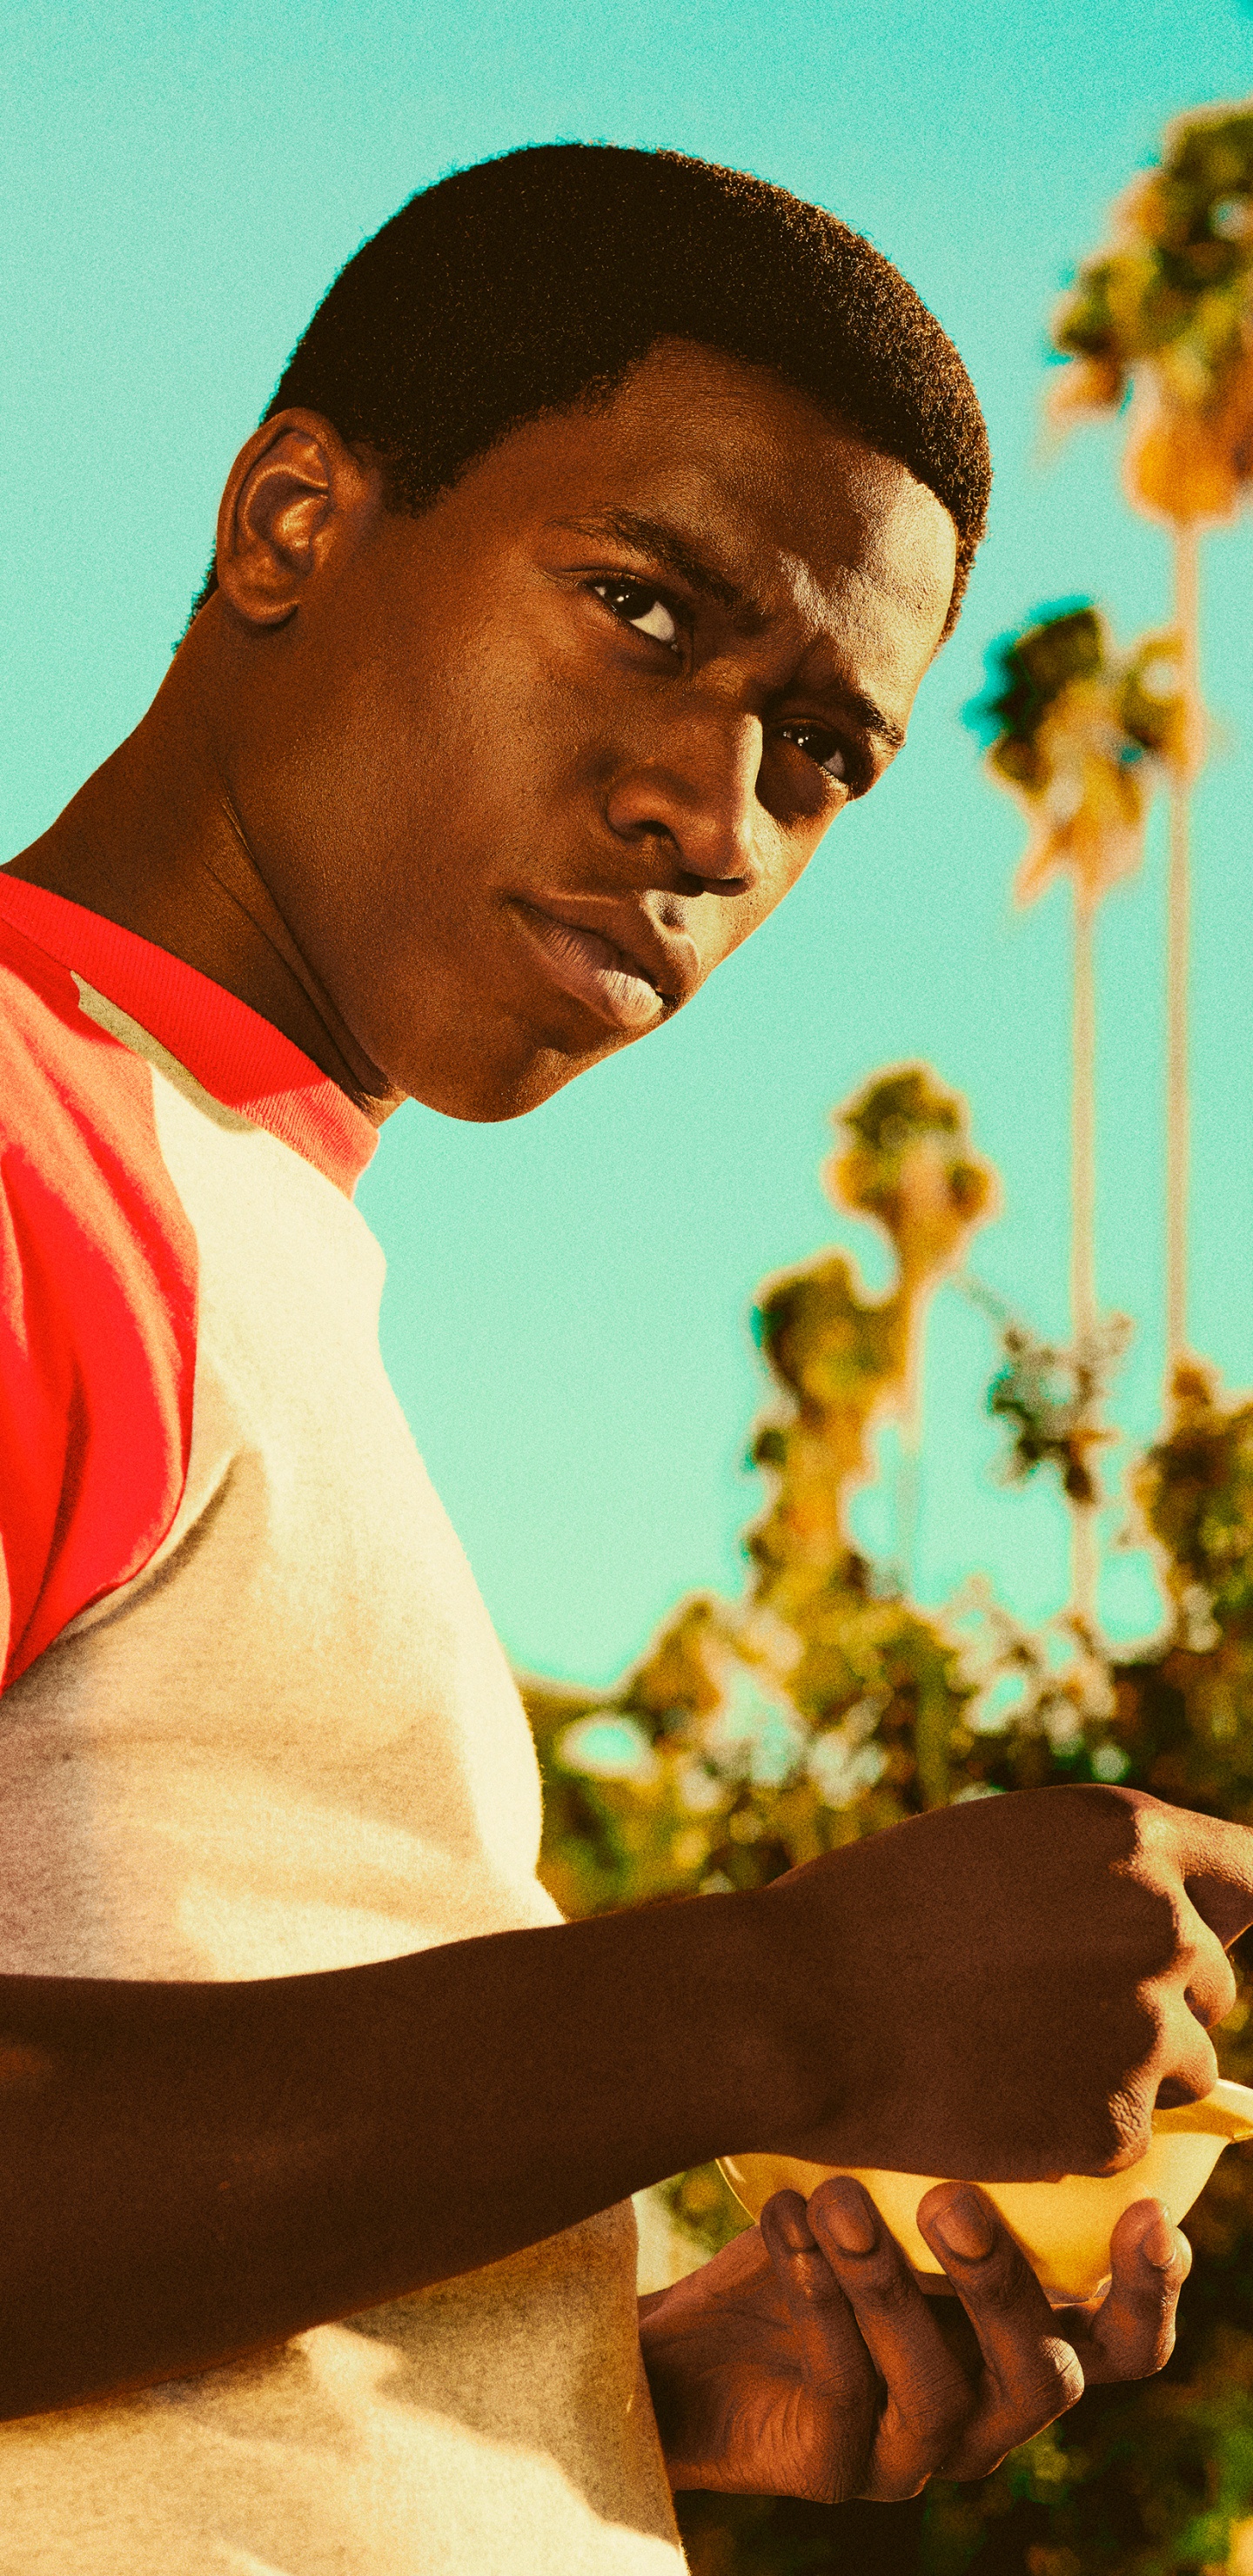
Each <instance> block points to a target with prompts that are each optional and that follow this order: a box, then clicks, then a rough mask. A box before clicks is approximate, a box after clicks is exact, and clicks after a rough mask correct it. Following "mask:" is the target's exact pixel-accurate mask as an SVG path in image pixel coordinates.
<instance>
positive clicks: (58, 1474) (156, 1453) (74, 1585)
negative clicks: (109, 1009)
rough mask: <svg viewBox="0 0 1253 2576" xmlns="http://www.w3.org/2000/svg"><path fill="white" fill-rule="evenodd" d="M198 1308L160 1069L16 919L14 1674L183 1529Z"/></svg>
mask: <svg viewBox="0 0 1253 2576" xmlns="http://www.w3.org/2000/svg"><path fill="white" fill-rule="evenodd" d="M195 1316H196V1246H195V1237H194V1235H193V1233H192V1229H191V1226H190V1224H189V1221H188V1218H187V1216H186V1213H185V1211H184V1209H183V1206H182V1203H181V1201H180V1199H179V1197H178V1195H177V1192H176V1191H175V1188H174V1185H173V1182H172V1181H171V1179H170V1176H169V1173H168V1172H167V1170H166V1167H165V1164H164V1162H163V1160H162V1157H161V1151H160V1146H159V1144H158V1141H157V1133H156V1123H155V1118H154V1112H153V1096H152V1075H151V1072H150V1070H149V1068H148V1066H147V1064H146V1063H145V1062H144V1061H143V1059H142V1057H139V1056H135V1055H132V1054H131V1053H130V1052H129V1050H128V1049H127V1048H126V1047H124V1046H122V1045H120V1044H119V1043H118V1041H117V1040H116V1039H115V1038H112V1037H110V1036H109V1035H108V1034H107V1032H106V1031H104V1030H103V1029H100V1028H98V1027H97V1026H96V1025H95V1023H94V1022H93V1021H91V1020H89V1019H88V1018H87V1017H86V1015H85V1013H84V1012H83V1011H81V1010H80V1008H79V1001H78V990H77V987H76V985H75V983H74V979H73V976H72V975H71V974H69V973H68V971H67V970H66V969H65V968H64V967H62V966H60V965H57V964H56V963H54V961H53V960H52V959H50V958H49V957H47V956H46V955H45V954H44V953H43V951H42V950H40V949H39V948H37V947H35V946H34V945H33V943H32V942H31V941H29V940H28V939H26V938H25V937H24V936H23V934H22V933H20V932H18V931H16V930H13V929H11V928H9V927H7V926H5V925H3V924H0V1674H2V1676H3V1682H4V1683H7V1682H10V1681H13V1680H15V1679H16V1677H17V1675H18V1674H19V1673H21V1672H24V1671H25V1669H26V1667H27V1665H28V1664H30V1663H32V1662H33V1661H34V1659H35V1657H36V1655H38V1654H40V1653H42V1651H43V1648H44V1647H45V1646H47V1645H49V1644H50V1643H51V1641H52V1639H53V1638H54V1637H56V1636H57V1635H58V1634H59V1632H60V1630H61V1629H62V1628H63V1627H64V1626H65V1625H66V1623H67V1621H68V1620H70V1619H73V1618H74V1617H76V1615H77V1613H78V1612H79V1611H80V1610H85V1609H86V1608H87V1607H88V1605H89V1604H90V1603H91V1602H93V1601H98V1600H99V1599H100V1598H101V1596H102V1595H103V1594H105V1593H107V1592H111V1591H113V1590H114V1589H115V1587H116V1586H117V1585H118V1584H120V1583H125V1582H127V1581H128V1580H129V1578H130V1577H131V1576H132V1575H133V1574H137V1573H138V1572H139V1570H140V1568H141V1567H142V1566H143V1565H145V1564H146V1563H147V1560H148V1558H149V1557H150V1556H151V1555H152V1552H153V1550H154V1548H156V1547H157V1546H158V1545H159V1544H160V1541H161V1539H162V1538H163V1537H164V1536H165V1533H166V1531H167V1530H168V1529H169V1527H170V1524H171V1522H172V1520H173V1518H174V1515H175V1512H176V1511H177V1509H178V1504H179V1497H180V1495H181V1493H182V1490H183V1483H184V1480H185V1477H186V1473H187V1458H188V1451H189V1448H190V1442H191V1403H192V1384H193V1379H194V1374H195ZM0 1686H2V1684H0Z"/></svg>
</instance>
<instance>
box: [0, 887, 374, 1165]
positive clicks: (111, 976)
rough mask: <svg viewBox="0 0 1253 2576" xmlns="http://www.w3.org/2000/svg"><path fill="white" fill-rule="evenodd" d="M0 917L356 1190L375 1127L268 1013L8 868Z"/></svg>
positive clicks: (237, 1105) (245, 1112)
mask: <svg viewBox="0 0 1253 2576" xmlns="http://www.w3.org/2000/svg"><path fill="white" fill-rule="evenodd" d="M0 920H4V921H8V922H10V923H11V924H12V926H13V928H14V929H15V930H20V931H22V932H23V933H24V935H25V937H26V938H27V939H29V940H31V941H33V943H34V945H35V946H36V947H37V948H41V949H42V950H43V951H44V954H45V955H46V956H48V957H52V958H54V959H55V960H56V963H57V964H58V965H59V966H65V967H68V968H69V970H70V972H71V973H72V974H75V975H81V976H82V978H83V981H84V983H86V984H90V985H92V986H93V988H94V990H95V991H96V992H98V993H102V994H103V995H104V997H105V999H106V1001H110V1002H115V1003H116V1004H117V1007H118V1009H119V1010H120V1011H125V1012H126V1014H127V1016H128V1018H130V1019H132V1020H136V1021H138V1023H139V1026H140V1028H141V1029H146V1030H147V1032H148V1035H149V1037H153V1038H155V1039H156V1040H157V1043H158V1045H159V1046H163V1047H165V1048H166V1049H167V1051H168V1053H169V1054H170V1055H172V1056H173V1057H175V1059H176V1061H177V1062H178V1063H179V1064H181V1065H183V1066H185V1067H186V1070H187V1072H188V1073H190V1074H191V1075H192V1076H193V1078H194V1080H195V1081H197V1082H198V1083H199V1084H200V1085H201V1087H202V1089H203V1090H205V1091H207V1092H208V1093H209V1094H210V1096H211V1097H212V1098H213V1099H214V1100H220V1101H221V1103H222V1105H223V1107H224V1108H226V1109H234V1110H237V1111H238V1112H239V1114H240V1116H241V1117H244V1118H250V1119H251V1120H252V1122H253V1125H254V1126H256V1127H264V1128H265V1129H266V1130H267V1132H268V1133H269V1134H270V1135H271V1136H277V1137H278V1139H279V1141H280V1143H282V1144H284V1145H290V1146H291V1147H292V1149H293V1151H294V1152H295V1153H297V1154H303V1156H304V1158H305V1160H306V1162H309V1163H313V1164H315V1165H316V1166H317V1169H318V1170H319V1171H320V1172H323V1173H325V1175H326V1178H327V1179H328V1180H329V1181H333V1182H334V1184H335V1186H336V1188H337V1189H340V1190H343V1192H344V1193H345V1195H346V1196H347V1197H349V1198H351V1196H352V1193H353V1189H354V1188H355V1186H356V1183H357V1181H358V1180H359V1179H360V1177H361V1174H362V1172H363V1171H364V1170H365V1167H366V1164H367V1163H368V1162H369V1160H370V1156H371V1155H372V1153H373V1152H374V1148H375V1146H376V1144H377V1143H378V1134H377V1131H376V1129H375V1128H374V1127H373V1126H372V1125H371V1123H370V1120H369V1119H368V1118H367V1117H366V1116H365V1115H364V1113H363V1112H362V1111H361V1110H360V1109H357V1108H356V1107H355V1106H354V1104H353V1102H352V1101H351V1100H350V1099H349V1098H348V1095H347V1093H346V1092H343V1091H341V1090H340V1088H339V1085H338V1083H336V1082H332V1081H331V1080H330V1078H329V1076H328V1075H327V1074H324V1073H323V1072H321V1071H320V1069H319V1067H318V1066H317V1065H316V1064H314V1063H313V1062H312V1060H311V1058H310V1057H309V1056H307V1055H305V1054H303V1053H302V1051H301V1049H300V1048H299V1047H298V1046H293V1044H292V1042H291V1039H290V1038H285V1037H284V1036H283V1033H282V1031H281V1029H276V1028H275V1027H274V1025H273V1023H272V1021H270V1020H266V1019H263V1018H262V1017H261V1014H260V1012H259V1011H254V1010H252V1009H251V1008H250V1007H249V1005H248V1003H247V1002H241V1001H240V1000H239V999H238V998H237V996H236V995H235V994H234V993H228V992H227V990H226V988H225V986H224V985H222V984H215V983H214V982H213V980H212V978H211V977H210V976H208V975H202V974H201V973H200V971H199V968H198V967H195V966H189V965H188V964H187V963H186V961H185V959H183V958H182V957H175V956H172V955H171V953H170V951H169V950H168V949H166V948H157V947H154V945H153V943H152V941H151V940H149V939H141V938H140V937H139V935H138V933H137V932H136V931H133V930H123V929H122V927H121V925H120V923H118V922H116V921H107V920H106V919H105V917H104V915H103V913H99V912H89V911H88V910H87V908H86V906H85V905H84V904H81V903H70V902H69V901H68V900H67V898H66V897H65V896H64V895H59V894H50V893H49V891H48V889H47V887H46V886H36V885H28V884H27V883H26V882H25V879H24V878H22V877H13V876H9V875H8V874H7V873H6V872H5V870H4V869H3V868H0Z"/></svg>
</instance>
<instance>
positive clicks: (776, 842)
mask: <svg viewBox="0 0 1253 2576" xmlns="http://www.w3.org/2000/svg"><path fill="white" fill-rule="evenodd" d="M955 552H956V537H955V532H954V528H953V523H952V521H951V519H950V518H949V515H948V513H947V511H946V510H945V509H944V508H943V507H942V505H941V503H940V502H939V501H937V500H936V499H935V497H934V495H933V494H932V493H931V492H929V491H927V490H926V489H925V488H924V487H923V486H922V485H921V484H919V483H917V482H915V480H914V479H913V477H912V475H911V474H910V473H909V472H908V470H907V469H906V468H905V467H904V466H902V465H900V464H897V463H896V462H894V461H893V460H891V459H888V458H884V457H882V456H880V455H878V454H876V453H875V452H873V451H872V450H870V449H868V448H866V447H865V446H863V445H862V444H861V443H860V441H858V440H857V439H856V438H855V437H853V436H851V435H850V434H848V433H847V432H845V431H843V430H841V429H839V428H837V427H835V426H834V425H833V424H832V422H831V421H830V420H829V419H828V418H827V417H826V415H824V414H823V413H821V412H820V411H818V410H817V409H816V408H815V407H814V406H813V405H812V404H811V403H809V402H808V401H807V400H806V399H805V398H804V397H803V396H801V395H799V394H796V393H793V392H792V391H790V390H789V389H788V388H786V387H785V386H783V385H782V384H781V383H780V382H778V381H777V380H776V379H775V378H774V377H773V376H772V375H771V374H769V373H768V372H767V371H766V370H764V369H758V368H750V367H746V366H741V365H739V364H737V363H735V362H734V361H732V360H730V359H726V358H723V357H721V356H719V355H718V354H717V353H715V352H713V351H710V350H706V349H702V348H698V347H694V346H692V345H690V344H687V343H683V342H669V343H663V344H662V345H660V346H659V347H658V348H657V349H656V350H654V351H653V353H652V354H651V355H650V356H649V358H648V359H647V360H646V361H645V362H644V363H643V364H642V365H641V366H639V367H638V368H636V369H635V370H634V372H633V373H632V375H631V376H630V377H629V378H628V380H627V381H626V383H625V384H624V386H623V387H622V389H621V390H620V392H619V393H618V394H617V395H616V397H615V398H614V399H613V400H612V401H611V402H609V403H608V404H606V405H604V406H602V407H601V408H599V409H590V408H589V409H586V410H579V411H577V412H571V413H562V414H558V415H555V416H553V417H551V418H549V419H547V420H542V421H539V422H536V423H534V424H532V425H531V426H529V427H527V428H525V429H522V430H519V431H517V432H515V433H514V434H513V435H511V436H510V437H509V438H507V439H506V440H504V441H503V442H502V444H501V445H500V446H499V447H498V448H497V449H496V450H494V451H493V453H492V454H490V455H489V456H488V457H487V458H485V459H484V460H483V461H482V462H480V463H479V464H477V465H475V466H474V467H472V468H471V469H470V471H469V472H468V473H467V474H466V475H465V476H464V478H463V479H462V481H461V482H460V484H459V485H458V486H457V487H456V489H455V490H454V491H453V492H452V493H451V494H449V495H448V496H447V497H446V498H445V499H443V500H441V501H440V502H438V503H437V504H436V505H435V507H434V508H433V509H431V510H429V511H428V512H427V513H426V514H425V515H424V516H422V517H420V518H411V517H405V516H403V515H399V514H397V513H394V512H389V511H387V510H384V509H381V508H380V509H378V510H376V511H374V512H373V513H371V514H369V515H368V517H367V518H366V520H365V521H364V522H363V525H362V529H361V533H360V536H359V538H358V540H357V542H356V543H355V544H354V545H353V546H351V547H350V548H348V549H347V550H346V551H342V552H341V553H340V555H338V556H337V557H335V558H334V559H333V562H332V564H331V565H330V566H328V568H327V570H326V573H325V577H319V578H318V579H316V580H314V581H313V582H311V583H310V585H309V589H308V592H307V594H306V596H305V597H304V598H303V600H302V603H301V606H300V608H299V610H298V612H297V616H296V618H295V619H294V620H293V621H292V624H291V627H290V628H289V629H288V630H286V634H285V637H284V638H283V639H277V638H276V639H274V641H275V642H280V647H281V658H279V657H275V658H273V659H271V660H270V661H269V662H268V663H267V666H266V676H265V682H264V685H263V686H262V687H261V688H260V689H259V690H258V693H257V700H256V708H255V715H254V720H253V721H252V723H251V724H250V726H249V727H248V728H247V729H246V730H245V733H244V735H243V738H242V742H241V745H240V747H239V748H238V749H237V750H236V752H235V753H234V754H233V758H232V763H231V767H232V772H233V774H232V775H231V777H230V780H229V784H230V785H231V788H232V792H233V794H234V797H235V800H236V803H237V806H238V808H239V811H240V815H241V819H242V821H243V824H244V828H245V831H246V832H247V834H248V838H249V841H250V844H251V847H252V849H253V852H254V855H255V857H256V859H257V862H258V864H259V865H260V867H261V869H262V873H263V875H264V876H265V877H266V879H267V881H268V882H269V884H270V886H271V890H272V892H273V893H274V895H275V897H276V899H277V900H278V902H279V904H280V906H281V908H282V909H283V911H284V912H285V914H286V916H287V918H288V920H289V922H290V923H291V925H292V927H293V929H294V930H295V932H296V935H297V936H298V938H299V940H300V942H301V945H302V947H303V948H304V951H305V954H306V955H307V957H308V958H309V961H310V963H311V965H312V966H313V968H314V970H315V972H316V973H317V974H318V975H319V976H320V977H321V979H322V981H323V983H324V984H325V985H326V987H327V989H328V991H329V992H330V993H331V994H332V995H333V997H334V1000H335V1002H336V1004H337V1006H338V1008H339V1010H340V1011H341V1013H342V1014H343V1017H344V1018H345V1020H346V1021H347V1023H348V1025H349V1027H350V1028H351V1029H352V1031H353V1034H354V1035H355V1037H356V1038H357V1040H358V1042H359V1044H360V1045H361V1046H362V1047H363V1048H364V1050H365V1051H366V1053H367V1055H368V1056H369V1057H370V1058H371V1059H372V1061H373V1062H374V1063H375V1064H376V1065H378V1066H379V1068H380V1069H381V1070H382V1071H383V1072H384V1073H385V1074H386V1075H387V1077H388V1079H389V1081H390V1082H391V1083H392V1084H393V1085H394V1086H395V1087H396V1088H398V1089H400V1090H402V1091H404V1092H407V1093H410V1094H412V1095H414V1096H416V1097H417V1098H418V1099H421V1100H424V1101H426V1102H428V1103H429V1104H430V1105H431V1106H432V1107H434V1108H437V1109H441V1110H444V1111H447V1112H449V1113H450V1114H451V1115H453V1116H455V1117H461V1118H475V1119H495V1118H509V1117H515V1116H517V1115H518V1114H520V1113H521V1112H522V1111H524V1110H527V1109H531V1108H533V1107H535V1106H536V1105H537V1103H538V1102H539V1101H541V1100H544V1099H546V1098H547V1097H548V1096H549V1095H550V1093H552V1092H554V1091H556V1090H558V1089H559V1088H560V1087H561V1085H562V1084H563V1083H566V1082H568V1081H570V1080H571V1078H572V1076H573V1075H575V1074H577V1073H581V1072H582V1071H583V1070H584V1069H585V1068H586V1067H587V1066H589V1065H593V1064H596V1063H599V1062H600V1060H601V1058H602V1057H604V1056H607V1055H612V1054H613V1053H614V1052H615V1051H616V1050H617V1049H618V1048H619V1047H623V1046H626V1045H629V1044H630V1042H631V1040H632V1039H634V1038H637V1037H642V1036H644V1035H646V1034H647V1032H648V1031H649V1030H650V1029H652V1028H656V1027H658V1026H660V1024H661V1022H662V1021H663V1020H665V1019H667V1018H669V1017H670V1016H671V1015H672V1014H673V1012H674V1011H676V1010H678V1009H680V1008H682V1006H683V1005H684V1003H686V1002H687V1001H690V999H691V998H692V996H693V994H694V993H695V992H696V991H697V989H698V988H699V986H700V985H701V984H702V983H703V982H704V980H705V978H706V977H707V976H708V975H709V974H711V973H712V971H713V969H714V967H715V966H717V965H719V964H720V963H721V961H722V959H723V958H724V957H726V956H728V955H729V954H730V952H731V950H732V949H733V948H737V947H738V946H739V944H740V942H741V940H743V939H746V938H747V937H748V934H749V932H750V931H752V930H754V929H756V927H757V925H758V923H759V922H761V921H763V920H764V919H765V917H766V915H767V913H769V912H772V911H773V909H774V907H775V905H776V904H777V903H778V902H779V901H780V898H781V897H782V896H783V895H784V894H786V893H787V891H788V888H789V887H790V886H792V885H794V884H795V882H796V879H797V878H798V876H799V875H800V874H801V871H802V869H803V868H804V867H805V866H806V864H807V862H808V861H809V859H810V858H811V857H812V855H813V852H814V850H815V849H816V847H817V845H818V842H819V840H820V839H821V837H822V835H823V833H824V832H825V831H826V830H827V828H828V825H829V824H831V823H832V822H833V821H834V820H835V818H836V816H837V815H838V814H839V812H840V810H841V808H842V807H843V806H844V805H846V804H847V803H848V802H849V800H850V798H851V797H854V796H860V795H864V794H865V793H866V792H867V791H868V790H869V789H870V788H871V787H872V786H873V785H874V783H875V780H876V779H877V778H878V777H879V776H880V775H881V773H882V771H883V770H884V769H885V768H886V766H887V764H888V761H889V760H890V759H891V758H892V756H893V754H894V752H895V751H896V750H897V749H898V748H899V746H900V743H901V741H902V740H903V738H904V733H905V727H906V723H907V720H908V717H909V713H910V709H911V707H912V705H913V701H914V696H915V692H916V690H917V688H918V684H919V681H920V680H921V678H922V675H923V672H924V671H925V670H926V668H927V665H928V663H929V661H930V660H931V657H932V654H933V653H934V651H935V647H936V644H937V642H938V640H939V636H940V633H941V630H942V628H943V625H944V621H945V617H946V615H947V611H948V605H949V600H950V596H951V592H952V584H953V571H954V562H955ZM266 650H267V652H269V651H270V650H271V648H270V646H269V645H267V647H266Z"/></svg>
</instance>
